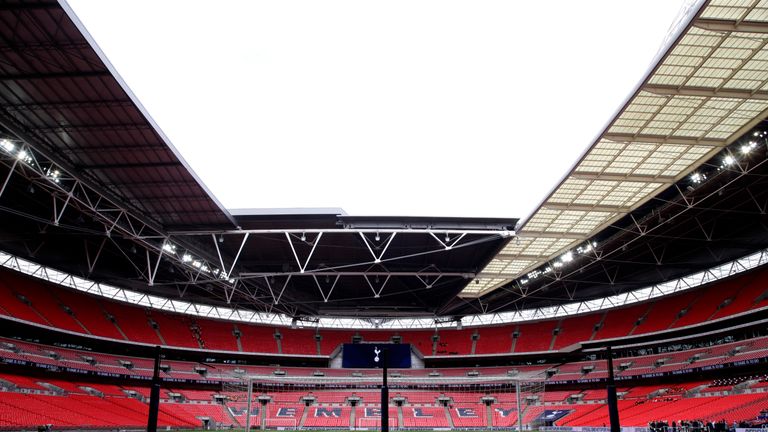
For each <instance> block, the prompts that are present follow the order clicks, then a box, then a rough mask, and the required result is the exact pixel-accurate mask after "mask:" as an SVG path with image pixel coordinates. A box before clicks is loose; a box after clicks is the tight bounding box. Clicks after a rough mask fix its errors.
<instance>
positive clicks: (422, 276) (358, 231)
mask: <svg viewBox="0 0 768 432" xmlns="http://www.w3.org/2000/svg"><path fill="white" fill-rule="evenodd" d="M6 127H7V125H6ZM16 135H17V137H23V136H24V135H23V134H21V133H17V134H16ZM0 143H1V144H2V145H0V164H2V165H4V166H6V167H7V168H8V173H7V175H6V176H5V178H4V179H2V180H0V181H1V182H2V183H0V197H2V195H3V193H4V192H5V189H6V187H7V185H8V184H9V181H10V180H11V178H12V177H13V176H20V177H22V178H24V179H25V180H26V181H29V182H30V185H33V186H32V187H34V188H36V189H37V190H41V191H44V192H46V193H48V194H49V195H50V196H51V200H52V206H51V212H50V214H48V215H43V216H42V218H41V216H40V215H25V216H27V217H28V218H31V219H35V220H38V221H41V222H43V223H47V224H50V225H54V226H62V227H65V228H68V229H72V230H76V231H83V229H82V228H80V227H75V226H66V225H62V223H63V222H64V219H63V217H64V215H65V213H71V212H78V213H77V214H79V215H84V216H88V217H90V218H92V219H93V220H95V221H98V222H99V223H100V224H101V226H102V227H103V231H101V232H90V234H95V235H102V236H103V239H102V241H101V242H99V244H98V245H97V246H96V247H95V248H94V246H93V245H89V244H88V243H87V242H86V243H85V246H84V247H85V252H86V261H87V262H86V265H87V268H88V274H89V275H90V274H91V273H93V271H94V270H95V268H96V267H97V265H98V263H99V260H100V258H101V254H102V251H103V250H104V247H105V245H106V244H107V243H109V244H110V245H111V246H114V247H115V248H116V249H117V250H119V251H120V253H121V254H122V255H123V257H124V258H125V259H126V260H127V261H128V263H130V265H131V266H132V268H133V269H134V270H135V272H136V274H137V276H138V277H139V278H140V279H141V280H143V281H145V282H146V283H147V285H148V286H154V285H156V284H158V283H159V284H167V282H158V281H157V275H158V271H159V269H160V268H161V267H162V266H169V268H171V267H172V268H173V271H174V275H175V276H174V281H173V282H172V284H173V285H175V286H176V287H177V290H178V292H179V296H180V297H182V298H183V296H184V295H185V293H186V291H187V289H188V287H190V286H195V285H205V284H208V285H213V286H216V287H218V288H219V289H218V290H215V292H214V294H215V295H217V296H218V297H219V298H221V299H222V300H225V301H226V303H227V304H230V303H231V302H232V299H233V297H234V295H235V293H236V292H240V293H241V294H243V295H244V296H245V297H246V298H248V299H249V300H251V301H253V302H254V303H255V305H256V306H257V307H261V308H262V309H263V310H264V311H266V312H271V311H272V309H273V308H274V307H275V306H278V305H280V309H281V311H282V312H285V313H288V314H292V315H295V314H297V312H298V310H297V309H296V307H294V306H292V305H291V304H286V303H284V302H283V303H281V302H280V300H281V299H282V297H283V293H284V292H285V290H286V288H287V287H288V286H289V285H288V283H289V281H290V280H291V278H293V277H312V278H314V281H315V283H316V285H317V287H318V290H319V291H320V294H321V296H322V298H323V301H325V302H328V301H329V300H330V298H331V295H332V293H333V289H334V287H335V286H336V282H338V280H339V279H340V278H343V277H358V278H360V277H362V278H363V280H364V281H365V282H364V283H365V285H367V286H368V287H369V288H370V290H371V293H372V296H373V297H374V298H378V297H380V296H381V295H382V294H383V292H384V290H385V288H386V287H387V285H388V282H389V281H390V279H391V278H393V277H398V278H404V277H409V278H410V277H412V278H414V279H416V280H418V281H419V284H420V285H422V286H423V287H424V288H431V287H432V286H433V285H434V284H435V283H436V282H437V281H438V280H439V279H441V278H462V279H466V280H470V279H472V278H474V277H475V274H474V273H450V272H448V273H446V272H442V271H440V269H438V268H437V267H435V266H430V267H428V268H425V269H422V270H421V271H417V272H393V271H389V270H388V269H387V267H386V263H387V262H392V261H396V260H400V259H404V258H409V257H412V256H414V255H404V256H394V255H392V254H391V253H390V254H388V252H389V245H390V244H391V243H392V241H393V240H394V239H395V238H396V237H397V236H410V235H426V236H429V237H430V238H432V239H434V241H435V246H434V248H432V249H428V250H425V251H421V252H420V253H418V254H416V255H420V254H433V253H441V252H445V251H450V250H453V249H458V248H462V247H466V246H472V245H475V244H478V243H481V242H485V241H492V240H497V239H499V238H509V237H512V236H514V235H515V232H514V231H512V230H508V229H506V228H504V227H498V228H497V229H487V227H478V228H471V229H454V228H442V227H439V228H438V227H412V226H408V225H407V224H404V225H403V226H401V227H396V228H384V229H379V228H358V227H355V226H352V225H350V226H346V227H344V228H335V229H265V230H243V229H236V230H220V231H175V232H167V231H165V230H164V229H163V228H162V227H161V225H160V224H159V223H157V222H155V221H153V220H151V219H149V218H147V217H145V216H143V215H141V212H140V210H137V209H129V208H127V207H126V206H124V205H121V204H120V200H119V199H118V198H115V197H113V196H112V195H111V194H110V193H108V192H105V191H102V190H100V189H98V188H96V187H92V186H91V182H90V179H83V178H81V177H80V176H78V175H75V174H73V172H74V170H70V169H66V168H65V167H64V164H63V163H60V162H59V161H57V160H55V158H52V157H48V156H47V155H46V154H45V153H44V152H40V151H38V150H37V149H35V148H33V147H32V146H30V145H29V144H28V142H27V141H25V140H23V139H13V140H11V139H4V140H2V141H0ZM260 234H281V235H284V236H285V238H286V240H287V241H288V243H289V245H290V247H291V250H292V252H293V257H294V259H295V260H296V264H297V265H298V267H299V271H298V272H280V273H253V272H247V271H240V270H239V269H238V264H239V260H240V257H241V252H242V251H243V248H244V247H245V246H246V244H247V243H248V242H249V240H250V239H252V238H254V236H257V235H260ZM324 234H334V235H338V234H344V235H350V236H355V237H360V238H361V239H362V240H363V243H364V244H365V246H366V249H367V250H368V252H369V253H370V256H371V258H370V260H364V261H360V262H350V263H345V264H343V265H342V266H339V267H335V268H334V267H324V268H320V269H310V268H309V266H310V263H311V259H312V255H313V253H314V251H315V249H316V248H317V247H318V245H319V244H320V243H321V241H323V235H324ZM307 235H309V236H310V237H312V239H311V240H310V241H309V242H307ZM467 235H473V236H474V237H473V238H474V240H472V241H468V240H467ZM235 236H236V237H237V241H239V242H240V246H239V248H238V250H237V253H236V255H235V256H234V257H228V256H225V254H224V253H222V250H221V248H220V246H219V244H220V242H222V241H223V240H224V238H232V237H235ZM477 236H483V237H481V238H480V239H478V238H477ZM206 238H209V239H210V241H211V243H212V245H213V246H214V249H215V251H216V255H215V256H213V257H211V256H207V253H206V252H205V251H204V250H202V249H201V248H200V246H196V245H199V244H201V242H205V241H206V240H205V239H206ZM381 239H383V240H381ZM117 240H127V241H128V243H126V242H122V241H117ZM191 240H198V242H197V243H195V244H193V242H192V241H191ZM298 242H306V243H310V244H311V247H312V249H311V251H310V253H309V254H308V255H307V256H306V257H301V256H300V254H299V253H298V251H297V248H296V245H297V244H298ZM139 249H140V250H141V253H139ZM365 266H368V269H367V271H360V270H355V271H350V270H348V269H359V268H361V267H365ZM318 276H320V277H326V276H327V277H332V278H334V283H333V285H332V286H331V287H330V288H328V287H326V288H323V286H322V285H321V284H320V282H319V281H318V279H317V277H318ZM275 277H278V278H285V279H284V281H283V283H282V284H278V285H277V286H275V284H274V283H272V280H273V278H275ZM259 292H263V293H267V292H268V294H269V295H268V296H266V297H265V296H260V295H259V294H258V293H259Z"/></svg>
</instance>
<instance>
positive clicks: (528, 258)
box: [493, 252, 548, 261]
mask: <svg viewBox="0 0 768 432" xmlns="http://www.w3.org/2000/svg"><path fill="white" fill-rule="evenodd" d="M493 258H494V259H496V258H498V259H500V260H524V261H539V260H546V259H547V258H548V255H530V254H529V255H526V254H516V253H505V252H502V253H500V254H498V255H496V256H495V257H493Z"/></svg>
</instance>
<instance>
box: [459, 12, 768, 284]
mask: <svg viewBox="0 0 768 432" xmlns="http://www.w3.org/2000/svg"><path fill="white" fill-rule="evenodd" d="M766 21H768V6H767V5H765V4H763V3H762V2H748V1H741V2H739V1H711V2H708V3H704V2H697V3H695V4H691V5H690V8H689V9H688V10H687V11H686V13H684V14H682V16H681V19H680V21H679V22H678V23H677V27H676V28H674V29H673V33H672V35H671V38H670V45H669V46H668V47H667V48H666V49H665V50H662V52H660V54H659V58H658V61H657V62H656V63H655V64H654V65H653V66H652V68H651V69H650V70H649V72H648V74H647V75H646V77H645V78H644V79H643V81H642V82H641V83H640V85H639V86H638V88H637V89H636V90H635V91H634V93H633V94H632V95H631V97H630V98H629V99H628V100H627V102H626V103H625V104H624V106H623V107H622V108H621V109H620V110H619V112H618V113H617V115H616V116H615V117H614V118H613V119H611V121H610V122H609V123H608V125H607V126H606V127H605V129H604V130H603V132H602V133H601V134H600V135H599V136H598V137H597V139H596V140H595V142H594V143H593V144H592V146H591V147H590V148H589V149H588V150H587V152H586V153H585V154H584V155H583V156H582V158H581V159H580V160H579V162H578V163H577V164H576V165H575V166H574V167H573V169H572V170H571V172H570V173H568V175H567V176H566V177H565V178H564V179H563V180H562V182H561V183H560V184H559V185H558V186H557V187H556V188H555V190H553V191H552V192H551V193H550V194H549V196H548V197H547V198H546V199H545V200H544V201H543V202H542V203H541V205H540V206H539V208H538V209H537V210H536V211H535V212H534V213H533V214H532V215H531V216H530V217H529V218H527V219H526V220H525V221H524V223H523V224H522V228H521V229H520V230H519V236H520V237H519V241H517V242H512V243H510V244H508V245H507V246H506V247H505V248H504V249H503V250H502V251H501V252H500V253H499V254H498V255H497V256H496V257H495V258H494V259H493V260H492V261H491V262H490V263H489V264H488V266H487V267H486V268H485V269H484V270H483V272H482V279H481V283H480V284H477V285H469V286H467V288H466V289H465V290H464V291H463V292H462V295H463V296H466V297H472V296H482V295H483V294H487V293H489V292H491V291H493V290H494V289H496V288H498V287H501V286H504V285H506V284H509V283H510V281H511V280H513V279H516V278H518V277H521V276H524V275H525V274H526V273H528V272H530V271H532V270H534V269H535V268H537V267H539V266H541V265H542V264H545V263H547V262H548V261H550V260H553V259H555V258H557V257H558V256H559V255H562V254H564V253H566V251H568V250H569V249H572V248H574V247H577V246H583V245H587V244H589V243H590V242H591V241H592V238H593V237H594V236H595V235H597V234H598V233H599V232H601V230H603V229H605V228H606V227H609V226H610V225H611V224H612V223H614V222H616V221H618V220H619V219H621V218H623V217H625V216H626V215H628V214H630V213H631V212H632V211H633V210H635V209H637V208H639V207H640V206H641V205H643V204H644V203H646V202H647V201H648V200H650V199H652V198H653V197H655V196H657V195H658V194H659V193H661V192H662V191H664V190H665V189H667V188H669V187H670V186H671V185H673V184H675V183H677V182H678V181H680V180H681V179H683V178H684V177H685V176H686V175H688V174H690V173H691V172H692V171H693V170H694V169H696V168H697V167H698V166H699V165H701V164H702V163H703V162H705V161H707V160H709V159H710V158H712V157H713V156H714V155H716V154H717V153H718V152H720V151H721V150H722V149H723V148H724V147H726V146H727V145H729V144H731V143H733V142H734V141H736V140H737V139H739V138H740V137H741V136H742V135H743V134H744V133H745V132H746V131H748V130H750V129H751V128H753V127H755V126H756V125H757V124H758V123H759V122H760V121H762V120H763V119H764V118H765V116H766V110H767V109H768V91H766V89H767V85H768V81H766V80H768V74H767V73H766V71H768V51H766V49H765V47H766V43H768V38H766V32H767V31H768V23H767V22H766Z"/></svg>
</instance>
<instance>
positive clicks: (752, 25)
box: [693, 18, 768, 33]
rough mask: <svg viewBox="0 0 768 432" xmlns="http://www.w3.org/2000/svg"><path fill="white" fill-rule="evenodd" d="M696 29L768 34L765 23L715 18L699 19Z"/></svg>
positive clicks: (767, 26)
mask: <svg viewBox="0 0 768 432" xmlns="http://www.w3.org/2000/svg"><path fill="white" fill-rule="evenodd" d="M693 25H694V27H698V28H702V29H704V30H710V31H719V32H723V31H724V32H736V33H768V23H766V22H765V21H736V20H724V19H714V18H698V19H697V20H696V21H694V22H693Z"/></svg>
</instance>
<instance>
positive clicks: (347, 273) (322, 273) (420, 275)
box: [239, 270, 475, 279]
mask: <svg viewBox="0 0 768 432" xmlns="http://www.w3.org/2000/svg"><path fill="white" fill-rule="evenodd" d="M271 276H277V277H280V276H294V277H298V276H309V277H316V276H329V277H330V276H334V277H335V276H358V277H371V276H374V277H375V276H382V277H388V276H393V277H407V276H413V277H417V278H425V277H460V278H464V279H472V278H474V277H475V273H462V272H441V271H415V272H413V271H330V270H321V271H311V270H307V271H305V272H301V271H298V272H276V273H275V272H272V273H252V272H244V273H240V274H239V277H240V278H241V279H244V278H264V277H271Z"/></svg>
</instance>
